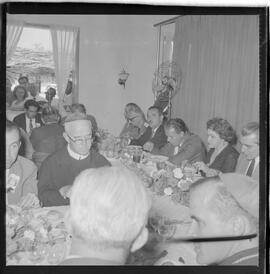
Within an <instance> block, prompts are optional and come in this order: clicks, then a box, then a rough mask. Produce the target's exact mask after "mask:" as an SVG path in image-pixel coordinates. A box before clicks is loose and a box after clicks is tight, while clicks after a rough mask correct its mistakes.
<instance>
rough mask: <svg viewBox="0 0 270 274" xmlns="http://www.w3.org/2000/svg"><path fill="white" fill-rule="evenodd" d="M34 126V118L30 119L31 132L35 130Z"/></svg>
mask: <svg viewBox="0 0 270 274" xmlns="http://www.w3.org/2000/svg"><path fill="white" fill-rule="evenodd" d="M33 128H34V126H33V120H32V119H30V123H29V129H30V132H31V131H32V130H33Z"/></svg>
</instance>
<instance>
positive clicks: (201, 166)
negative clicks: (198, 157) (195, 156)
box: [193, 162, 209, 173]
mask: <svg viewBox="0 0 270 274" xmlns="http://www.w3.org/2000/svg"><path fill="white" fill-rule="evenodd" d="M193 166H194V167H195V168H196V169H197V170H201V171H203V172H204V173H207V172H208V170H209V168H208V166H207V165H206V164H205V163H204V162H196V163H194V164H193Z"/></svg>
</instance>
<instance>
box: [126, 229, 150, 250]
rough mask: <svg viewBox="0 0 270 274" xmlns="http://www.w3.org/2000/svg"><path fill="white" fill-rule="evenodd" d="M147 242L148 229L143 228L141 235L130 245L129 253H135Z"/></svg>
mask: <svg viewBox="0 0 270 274" xmlns="http://www.w3.org/2000/svg"><path fill="white" fill-rule="evenodd" d="M147 240H148V229H147V228H146V227H144V228H143V230H142V231H141V233H140V234H139V235H138V236H137V238H136V239H135V241H134V242H133V243H132V245H131V248H130V252H135V251H136V250H139V249H140V248H141V247H143V246H144V244H145V243H146V242H147Z"/></svg>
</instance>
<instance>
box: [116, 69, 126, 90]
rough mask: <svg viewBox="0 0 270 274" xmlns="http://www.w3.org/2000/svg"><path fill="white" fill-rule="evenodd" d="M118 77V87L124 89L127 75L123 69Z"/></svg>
mask: <svg viewBox="0 0 270 274" xmlns="http://www.w3.org/2000/svg"><path fill="white" fill-rule="evenodd" d="M118 75H119V79H118V83H119V85H123V86H124V88H125V86H126V81H127V79H128V76H129V73H127V72H126V71H125V70H124V69H123V70H122V71H121V72H120V73H119V74H118Z"/></svg>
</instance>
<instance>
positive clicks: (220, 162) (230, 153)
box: [206, 145, 239, 173]
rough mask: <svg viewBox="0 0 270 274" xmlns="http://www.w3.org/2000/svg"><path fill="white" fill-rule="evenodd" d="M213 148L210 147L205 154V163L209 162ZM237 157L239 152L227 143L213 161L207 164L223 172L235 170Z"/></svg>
mask: <svg viewBox="0 0 270 274" xmlns="http://www.w3.org/2000/svg"><path fill="white" fill-rule="evenodd" d="M213 152H214V149H213V148H211V149H210V150H209V151H208V153H207V155H206V164H208V163H209V162H210V159H211V155H212V154H213ZM238 157H239V152H238V151H237V150H236V149H235V148H234V147H232V146H231V145H227V146H226V147H225V148H224V149H223V150H222V151H221V152H220V153H219V154H218V155H217V157H216V158H215V160H214V161H213V163H212V164H211V165H209V167H210V168H212V169H216V170H219V171H221V172H223V173H228V172H235V168H236V164H237V159H238Z"/></svg>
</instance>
